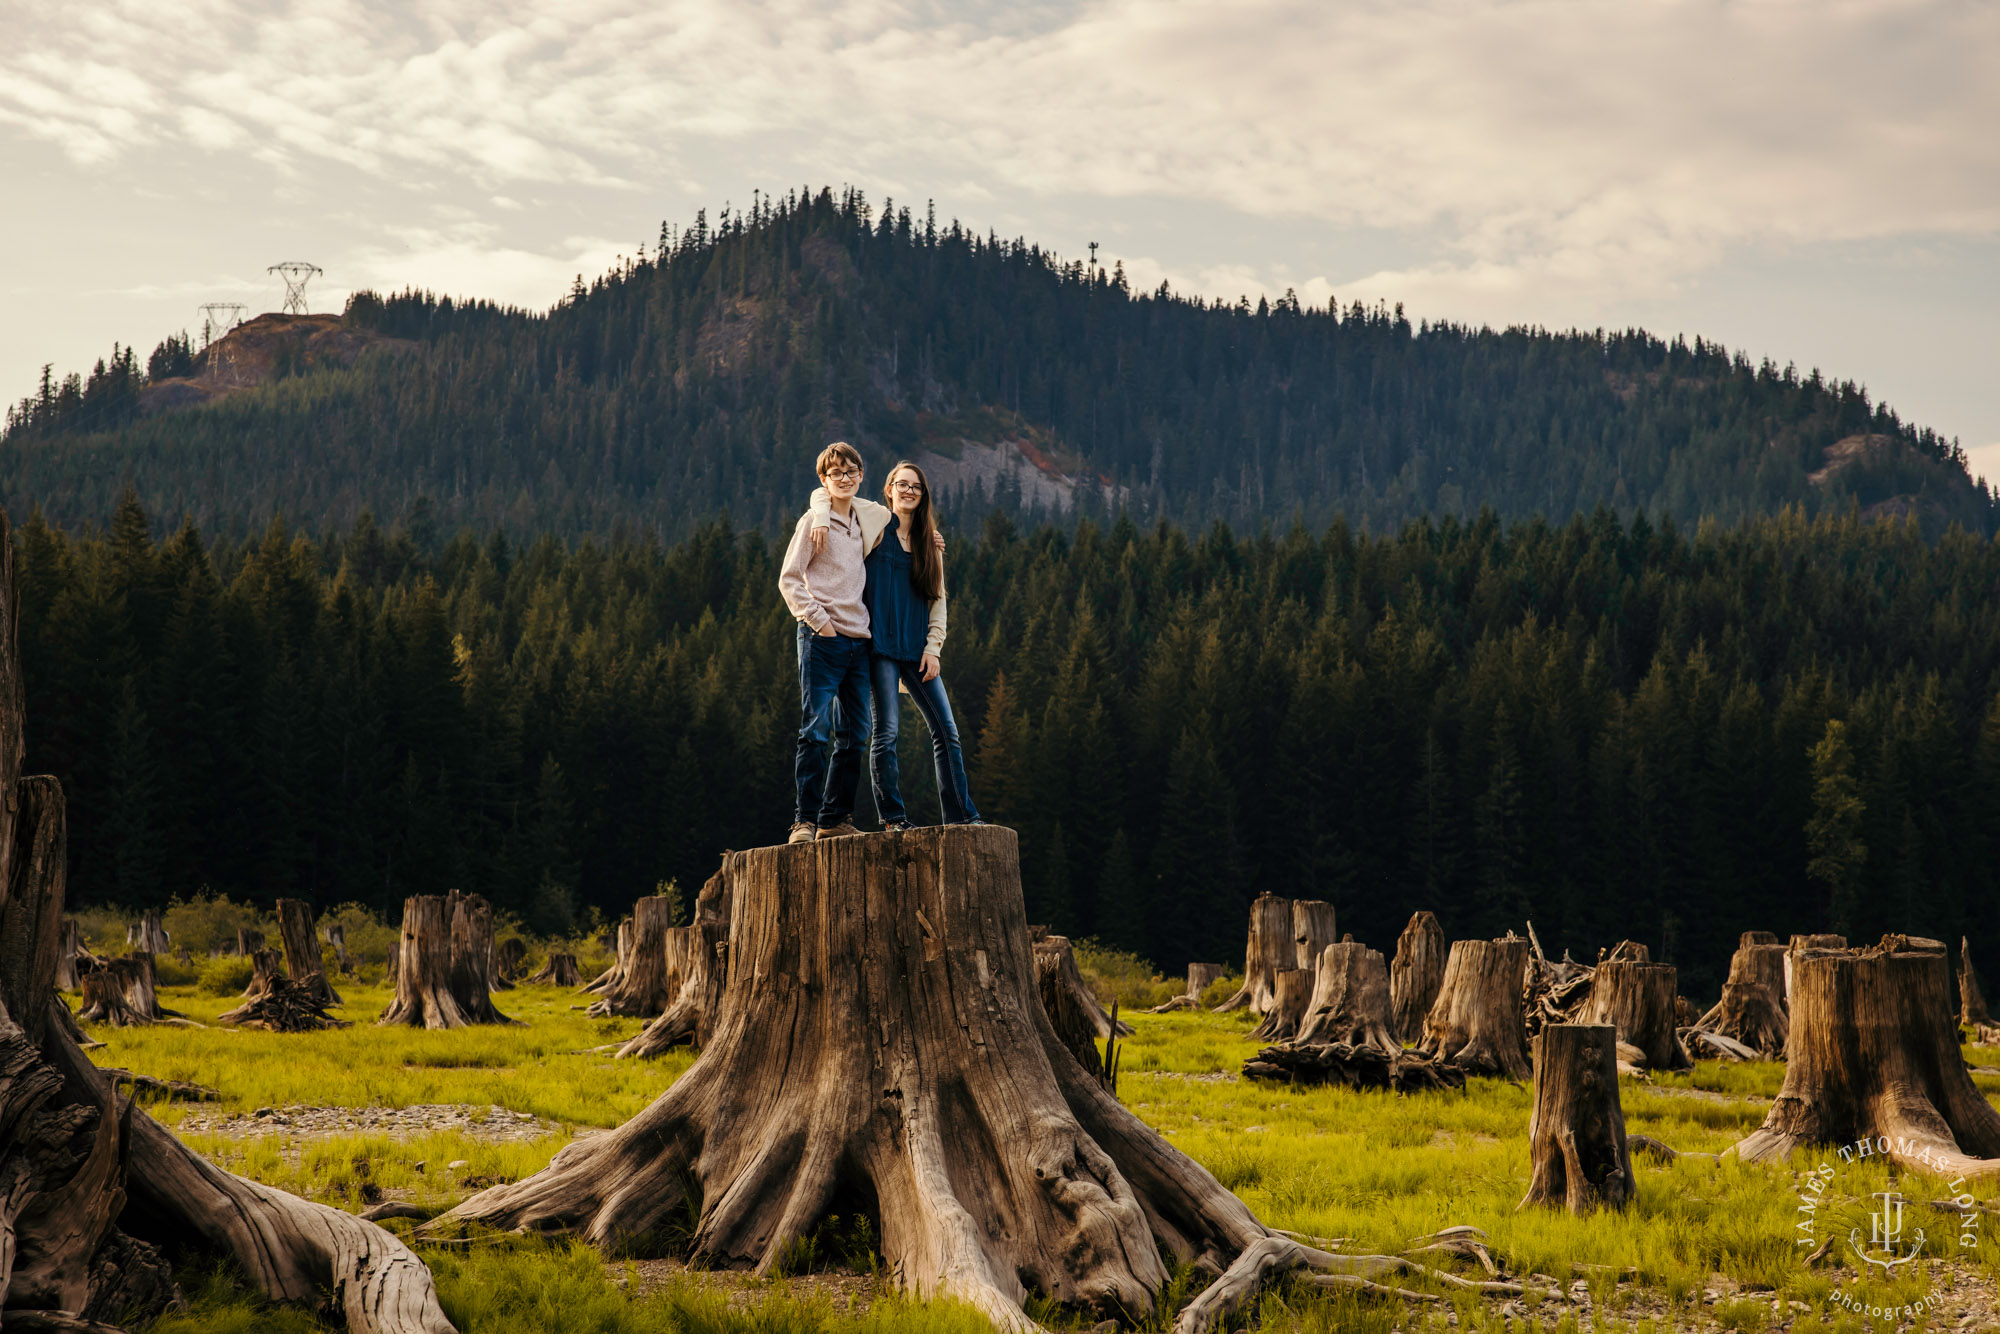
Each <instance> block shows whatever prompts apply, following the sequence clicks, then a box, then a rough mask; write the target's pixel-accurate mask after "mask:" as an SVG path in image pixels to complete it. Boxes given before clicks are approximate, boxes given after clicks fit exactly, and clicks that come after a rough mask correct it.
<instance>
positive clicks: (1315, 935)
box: [1292, 899, 1340, 973]
mask: <svg viewBox="0 0 2000 1334" xmlns="http://www.w3.org/2000/svg"><path fill="white" fill-rule="evenodd" d="M1339 939H1340V933H1339V932H1337V931H1335V930H1334V929H1333V905H1332V904H1331V903H1326V902H1322V901H1321V900H1319V899H1293V900H1292V967H1294V968H1298V969H1301V970H1303V971H1305V972H1308V973H1310V972H1311V971H1312V970H1313V969H1314V968H1316V967H1318V965H1319V952H1320V951H1321V950H1323V949H1325V948H1326V947H1327V946H1328V945H1331V944H1333V942H1334V941H1336V940H1339Z"/></svg>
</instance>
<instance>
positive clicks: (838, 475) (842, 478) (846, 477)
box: [826, 468, 861, 482]
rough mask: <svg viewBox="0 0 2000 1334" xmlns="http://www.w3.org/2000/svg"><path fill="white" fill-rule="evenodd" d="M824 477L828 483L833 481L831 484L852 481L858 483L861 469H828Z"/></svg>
mask: <svg viewBox="0 0 2000 1334" xmlns="http://www.w3.org/2000/svg"><path fill="white" fill-rule="evenodd" d="M826 476H827V480H828V481H833V482H853V481H858V480H860V477H861V469H859V468H828V469H827V470H826Z"/></svg>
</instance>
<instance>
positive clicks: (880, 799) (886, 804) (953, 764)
mask: <svg viewBox="0 0 2000 1334" xmlns="http://www.w3.org/2000/svg"><path fill="white" fill-rule="evenodd" d="M869 666H870V672H871V674H872V676H873V678H874V685H875V738H874V740H873V741H871V742H870V743H869V746H868V776H869V777H870V778H871V779H873V780H874V783H875V809H876V810H877V811H879V812H880V813H881V815H882V823H883V824H893V823H895V822H896V821H897V820H902V819H906V818H907V816H906V814H905V812H904V809H903V792H902V789H901V787H900V786H898V779H897V774H896V767H897V766H896V724H897V713H898V701H897V698H896V682H897V681H898V680H899V679H900V680H901V681H902V683H903V684H904V685H906V686H908V687H909V688H910V698H911V699H912V700H914V701H916V705H917V712H918V713H921V714H923V715H924V725H925V726H926V727H928V728H930V729H931V757H932V758H933V759H934V760H935V761H936V763H937V785H938V801H939V804H941V805H942V806H943V807H944V822H945V823H946V824H964V823H965V822H966V821H967V820H977V819H978V818H979V811H978V809H977V808H976V807H975V806H973V804H972V793H971V791H970V789H968V788H967V787H966V785H965V753H964V751H962V750H961V749H960V748H959V744H958V723H957V722H956V721H954V720H953V718H952V716H951V700H950V699H949V698H948V697H947V696H946V695H945V693H944V678H943V677H942V676H939V677H936V678H934V679H932V680H929V681H926V680H924V676H923V672H922V670H921V669H920V667H919V665H918V664H917V663H914V662H903V661H901V660H900V659H897V658H885V657H882V656H881V655H880V654H877V655H875V656H874V657H873V659H872V660H871V662H870V664H869Z"/></svg>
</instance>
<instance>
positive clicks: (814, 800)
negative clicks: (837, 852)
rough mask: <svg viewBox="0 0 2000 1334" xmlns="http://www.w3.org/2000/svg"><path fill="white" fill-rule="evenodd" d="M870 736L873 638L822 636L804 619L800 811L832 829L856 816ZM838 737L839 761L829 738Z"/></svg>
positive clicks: (803, 816)
mask: <svg viewBox="0 0 2000 1334" xmlns="http://www.w3.org/2000/svg"><path fill="white" fill-rule="evenodd" d="M867 735H868V641H867V640H865V639H849V638H847V637H846V636H845V635H816V634H814V633H813V632H812V627H811V626H809V625H807V624H805V623H804V622H803V621H802V622H800V623H799V751H798V763H797V771H798V772H797V776H798V785H799V804H798V810H797V812H796V814H795V816H794V818H795V819H796V820H799V821H801V822H803V823H805V824H816V825H818V826H819V827H820V828H821V829H831V828H832V827H833V826H834V825H837V824H839V823H840V822H841V821H843V820H847V819H851V818H853V815H854V793H855V791H856V789H858V788H859V787H860V786H861V739H862V738H863V737H865V736H867ZM828 741H832V742H833V762H832V764H831V765H829V764H828V763H827V759H826V743H827V742H828Z"/></svg>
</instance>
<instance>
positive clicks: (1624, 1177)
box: [1520, 1024, 1639, 1214]
mask: <svg viewBox="0 0 2000 1334" xmlns="http://www.w3.org/2000/svg"><path fill="white" fill-rule="evenodd" d="M1617 1045H1618V1036H1617V1030H1616V1029H1614V1028H1613V1027H1612V1026H1611V1025H1609V1024H1547V1025H1544V1026H1543V1028H1542V1031H1541V1032H1539V1033H1537V1034H1536V1035H1535V1105H1534V1110H1533V1111H1532V1112H1531V1113H1530V1114H1529V1117H1528V1160H1529V1163H1530V1165H1531V1168H1532V1176H1531V1177H1530V1179H1529V1181H1528V1193H1527V1195H1526V1196H1525V1197H1523V1198H1522V1200H1521V1204H1520V1207H1521V1208H1526V1207H1527V1206H1529V1205H1531V1204H1550V1205H1561V1206H1562V1207H1564V1208H1566V1209H1568V1210H1569V1211H1570V1212H1571V1213H1573V1214H1588V1213H1593V1212H1595V1211H1596V1210H1598V1209H1623V1208H1624V1207H1625V1206H1626V1205H1627V1204H1628V1203H1630V1202H1631V1200H1632V1198H1633V1196H1634V1195H1636V1194H1637V1193H1638V1188H1639V1183H1638V1178H1637V1177H1636V1176H1635V1175H1634V1174H1633V1172H1632V1154H1631V1150H1630V1149H1629V1148H1628V1147H1627V1145H1626V1140H1625V1112H1624V1109H1623V1108H1622V1107H1620V1106H1619V1102H1618V1057H1617Z"/></svg>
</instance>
